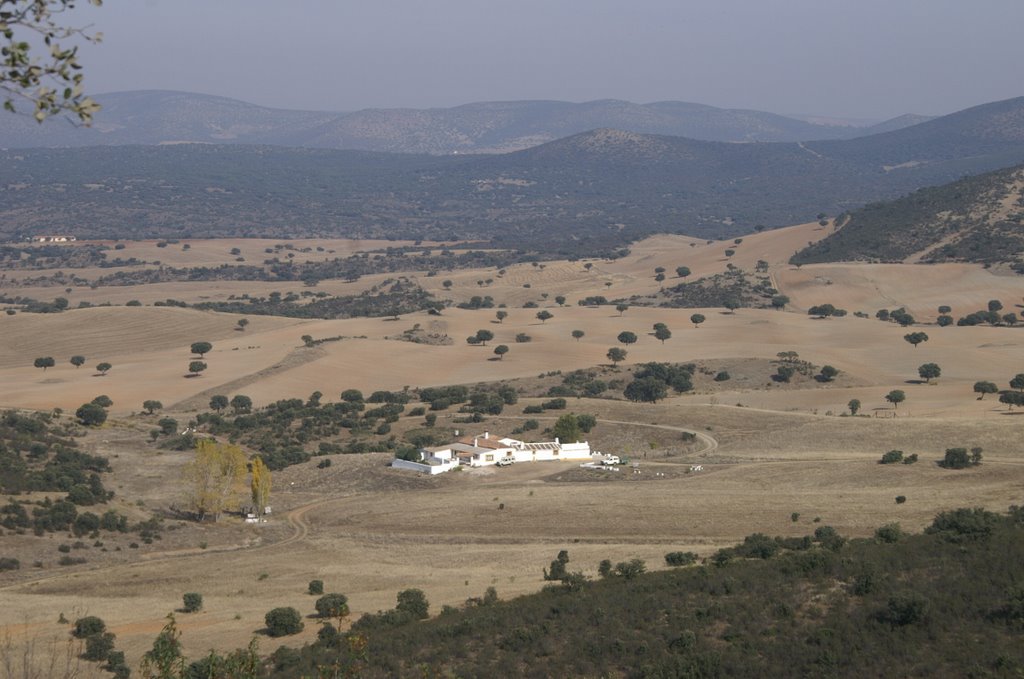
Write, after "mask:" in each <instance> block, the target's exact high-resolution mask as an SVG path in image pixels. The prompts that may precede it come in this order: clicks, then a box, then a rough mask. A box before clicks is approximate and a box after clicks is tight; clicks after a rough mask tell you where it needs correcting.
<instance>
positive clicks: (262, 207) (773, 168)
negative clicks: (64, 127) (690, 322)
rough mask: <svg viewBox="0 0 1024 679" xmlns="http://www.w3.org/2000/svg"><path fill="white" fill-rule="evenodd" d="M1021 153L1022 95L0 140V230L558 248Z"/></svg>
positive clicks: (782, 210) (713, 234) (952, 174)
mask: <svg viewBox="0 0 1024 679" xmlns="http://www.w3.org/2000/svg"><path fill="white" fill-rule="evenodd" d="M1022 161H1024V98H1022V99H1016V100H1010V101H1008V102H998V103H996V104H989V105H986V106H980V107H976V108H975V109H970V110H968V111H964V112H960V113H957V114H954V115H953V116H946V117H945V118H939V119H936V120H933V121H930V122H927V123H923V124H921V125H916V126H914V127H911V128H906V129H904V130H899V131H896V132H888V133H885V134H880V135H874V136H870V137H864V138H859V139H852V140H848V141H840V142H813V143H806V144H805V143H771V144H767V143H766V144H761V143H757V144H730V143H722V142H703V141H695V140H692V139H686V138H683V137H668V136H653V135H642V134H635V133H630V132H621V131H617V130H607V129H605V130H594V131H591V132H586V133H583V134H579V135H576V136H573V137H569V138H566V139H561V140H559V141H555V142H551V143H549V144H544V145H542V146H538V147H535V148H531V149H527V150H524V151H519V152H517V153H510V154H502V155H493V156H445V157H437V156H426V155H420V156H413V155H406V154H380V153H368V152H358V151H327V150H316V149H296V148H281V147H253V146H240V145H233V146H217V145H210V144H186V145H169V146H156V147H152V146H125V147H112V146H106V147H91V148H76V149H45V150H38V149H37V150H18V151H5V152H2V153H0V206H2V207H0V238H23V237H27V236H31V235H32V234H34V233H36V232H40V231H43V232H46V231H54V230H57V231H61V232H64V231H70V232H72V233H73V234H74V235H76V236H78V237H79V238H126V237H131V238H141V237H196V236H200V235H201V236H203V237H212V236H257V235H261V236H267V237H295V236H326V235H331V236H344V237H353V238H411V239H415V238H422V239H432V240H453V239H470V240H480V241H485V242H488V243H492V244H494V245H497V246H503V247H513V248H517V249H518V248H528V249H538V250H545V251H548V252H555V253H562V254H567V255H568V254H592V253H597V252H602V251H607V249H608V248H610V247H616V246H621V245H623V244H626V243H628V242H631V241H633V240H636V239H638V238H642V237H644V236H646V235H649V234H651V233H664V232H667V233H683V234H688V235H694V236H701V237H708V238H718V237H733V236H736V235H740V234H742V233H746V232H749V231H752V230H754V229H755V228H756V227H757V226H758V225H764V226H768V227H772V226H781V225H785V224H793V223H799V222H805V221H809V220H810V219H812V218H813V217H814V215H816V214H818V213H821V212H825V213H828V214H837V213H839V212H842V211H845V210H848V209H850V208H851V207H857V206H860V205H863V204H865V203H868V202H871V201H873V200H878V199H882V198H892V197H896V196H899V195H901V194H904V193H907V192H909V191H912V190H914V189H917V188H919V187H921V186H927V185H933V184H940V183H944V182H948V181H950V180H953V179H957V178H960V177H962V176H964V175H966V174H974V173H978V172H984V171H988V170H993V169H996V168H1000V167H1006V166H1009V165H1014V164H1017V163H1020V162H1022Z"/></svg>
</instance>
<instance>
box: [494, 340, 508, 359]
mask: <svg viewBox="0 0 1024 679" xmlns="http://www.w3.org/2000/svg"><path fill="white" fill-rule="evenodd" d="M507 353H508V345H506V344H499V345H498V346H496V347H494V354H495V355H496V356H497V357H498V360H499V361H500V360H502V359H503V358H505V354H507Z"/></svg>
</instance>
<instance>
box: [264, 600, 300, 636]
mask: <svg viewBox="0 0 1024 679" xmlns="http://www.w3.org/2000/svg"><path fill="white" fill-rule="evenodd" d="M263 621H264V622H265V623H266V625H267V634H268V635H269V636H272V637H283V636H287V635H289V634H298V633H299V632H301V631H302V628H303V627H304V625H303V624H302V614H301V613H299V612H298V611H297V610H295V609H294V608H292V607H291V606H281V607H279V608H274V609H272V610H270V611H267V614H266V615H265V616H263Z"/></svg>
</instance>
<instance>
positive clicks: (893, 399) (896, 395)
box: [885, 389, 907, 409]
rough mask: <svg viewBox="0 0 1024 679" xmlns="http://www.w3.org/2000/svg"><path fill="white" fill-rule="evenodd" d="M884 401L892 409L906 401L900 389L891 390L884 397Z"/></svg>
mask: <svg viewBox="0 0 1024 679" xmlns="http://www.w3.org/2000/svg"><path fill="white" fill-rule="evenodd" d="M885 400H886V401H888V402H889V403H891V404H892V407H893V409H898V408H899V407H900V404H901V403H903V402H904V401H906V400H907V395H906V394H905V393H903V390H902V389H893V390H892V391H890V392H889V393H888V394H886V395H885Z"/></svg>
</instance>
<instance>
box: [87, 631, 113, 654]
mask: <svg viewBox="0 0 1024 679" xmlns="http://www.w3.org/2000/svg"><path fill="white" fill-rule="evenodd" d="M113 650H114V635H113V634H111V633H110V632H104V633H102V634H93V635H92V636H88V637H86V638H85V652H84V653H82V659H83V660H106V659H107V658H108V657H109V656H110V652H111V651H113Z"/></svg>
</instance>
